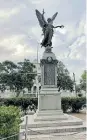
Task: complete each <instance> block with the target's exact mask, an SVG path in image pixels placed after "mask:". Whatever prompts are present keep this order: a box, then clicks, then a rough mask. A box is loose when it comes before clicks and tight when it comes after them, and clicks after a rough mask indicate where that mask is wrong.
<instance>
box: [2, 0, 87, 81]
mask: <svg viewBox="0 0 87 140" xmlns="http://www.w3.org/2000/svg"><path fill="white" fill-rule="evenodd" d="M43 8H44V10H45V17H46V18H47V17H52V15H53V14H54V13H55V12H57V11H58V16H57V18H56V19H55V21H54V25H64V26H65V28H64V29H55V34H54V37H53V52H54V53H55V54H56V57H57V59H58V60H60V61H62V62H63V63H64V64H65V66H66V67H67V69H68V70H69V72H70V74H71V76H72V73H73V72H74V73H75V74H76V80H77V81H78V80H79V79H80V75H81V74H82V72H83V70H84V69H85V67H86V66H85V61H86V58H85V57H86V39H85V30H86V23H85V16H86V1H85V0H0V61H4V60H11V61H14V62H18V61H23V60H24V58H28V59H30V60H32V61H33V60H34V59H36V57H37V46H38V47H39V59H40V58H41V56H42V53H43V51H44V48H41V47H40V45H39V42H40V40H41V38H42V37H43V36H41V34H42V30H41V28H40V26H39V23H38V20H37V18H36V15H35V9H38V10H39V11H40V12H42V10H43Z"/></svg>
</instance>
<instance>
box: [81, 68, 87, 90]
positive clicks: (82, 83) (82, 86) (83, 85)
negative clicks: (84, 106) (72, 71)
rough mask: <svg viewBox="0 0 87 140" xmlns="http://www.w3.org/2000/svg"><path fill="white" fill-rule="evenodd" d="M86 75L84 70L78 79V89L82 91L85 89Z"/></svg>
mask: <svg viewBox="0 0 87 140" xmlns="http://www.w3.org/2000/svg"><path fill="white" fill-rule="evenodd" d="M86 76H87V71H86V70H84V71H83V73H82V75H81V79H80V89H81V90H84V91H86Z"/></svg>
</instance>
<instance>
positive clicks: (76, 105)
mask: <svg viewBox="0 0 87 140" xmlns="http://www.w3.org/2000/svg"><path fill="white" fill-rule="evenodd" d="M61 103H62V109H63V112H67V110H68V109H70V108H71V109H72V112H79V111H80V110H81V108H82V106H83V105H84V104H86V98H85V97H63V98H62V100H61Z"/></svg>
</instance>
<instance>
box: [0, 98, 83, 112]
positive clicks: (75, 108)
mask: <svg viewBox="0 0 87 140" xmlns="http://www.w3.org/2000/svg"><path fill="white" fill-rule="evenodd" d="M0 102H2V103H3V104H5V105H6V106H9V105H14V106H18V107H20V108H21V109H22V110H23V111H24V112H25V114H26V110H27V108H29V109H30V110H35V111H36V109H37V105H38V99H37V98H22V97H21V98H9V99H0ZM83 104H86V97H62V98H61V106H62V110H63V112H67V110H68V109H70V108H71V109H72V112H79V111H80V109H81V108H82V106H83Z"/></svg>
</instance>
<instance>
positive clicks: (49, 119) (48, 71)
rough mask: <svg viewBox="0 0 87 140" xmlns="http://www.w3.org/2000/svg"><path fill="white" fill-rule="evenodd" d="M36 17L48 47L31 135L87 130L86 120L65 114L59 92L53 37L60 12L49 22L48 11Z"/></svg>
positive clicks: (44, 53)
mask: <svg viewBox="0 0 87 140" xmlns="http://www.w3.org/2000/svg"><path fill="white" fill-rule="evenodd" d="M35 12H36V17H37V19H38V21H39V24H40V26H41V28H42V31H43V36H44V38H43V40H42V42H41V47H44V49H45V51H44V52H43V56H42V59H41V60H40V65H41V91H40V93H39V95H38V110H37V112H36V113H35V114H34V120H33V122H32V123H31V124H28V128H29V129H31V130H32V131H28V134H29V135H30V136H31V137H33V138H35V137H36V136H38V135H49V134H61V133H62V134H64V133H77V132H82V131H85V129H86V127H85V126H84V125H83V122H82V120H80V119H78V118H76V117H73V116H71V115H67V114H64V113H63V111H62V109H61V93H60V92H58V89H57V63H58V61H57V59H56V56H55V54H54V53H53V52H52V37H53V33H54V29H55V28H64V26H63V25H61V26H56V27H54V26H53V21H54V19H55V18H56V16H57V14H58V13H55V14H54V15H53V16H52V18H48V19H47V21H46V20H45V18H44V11H43V13H42V14H41V13H40V12H39V11H38V10H36V11H35Z"/></svg>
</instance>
